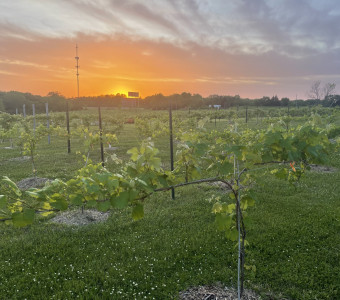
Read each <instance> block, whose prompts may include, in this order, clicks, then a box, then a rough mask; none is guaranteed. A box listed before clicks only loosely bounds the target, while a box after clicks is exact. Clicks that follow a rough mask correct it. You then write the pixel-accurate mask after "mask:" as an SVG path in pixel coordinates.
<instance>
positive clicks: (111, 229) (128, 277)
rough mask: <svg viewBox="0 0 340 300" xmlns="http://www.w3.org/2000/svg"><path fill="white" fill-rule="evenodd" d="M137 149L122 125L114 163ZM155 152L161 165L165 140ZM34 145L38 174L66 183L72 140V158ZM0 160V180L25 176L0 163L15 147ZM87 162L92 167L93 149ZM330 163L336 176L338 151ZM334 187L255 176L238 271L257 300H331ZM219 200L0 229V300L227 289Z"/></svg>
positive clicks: (231, 268) (334, 179) (203, 190)
mask: <svg viewBox="0 0 340 300" xmlns="http://www.w3.org/2000/svg"><path fill="white" fill-rule="evenodd" d="M225 125H227V122H226V121H217V126H220V127H219V129H222V128H223V127H224V126H225ZM209 127H211V128H210V129H214V123H210V124H209ZM139 141H140V137H139V136H138V134H137V133H136V131H135V129H134V126H133V125H130V124H126V125H125V127H124V130H123V132H122V133H121V134H120V137H119V143H118V150H117V152H116V153H117V155H118V156H119V157H121V158H123V159H124V158H126V157H127V156H126V150H127V149H129V148H131V147H133V146H136V145H137V144H138V143H139ZM64 143H65V144H64ZM64 145H65V146H64ZM156 145H158V146H160V149H161V156H162V158H163V160H165V159H168V156H169V154H168V146H167V145H168V139H167V138H161V139H159V140H157V141H156ZM39 147H40V157H39V158H38V161H37V169H38V176H41V177H49V178H55V177H61V178H65V179H66V178H70V177H72V175H73V174H74V171H75V170H76V169H77V168H78V167H79V166H82V164H83V161H82V160H81V158H80V157H79V156H78V155H76V154H75V151H76V149H81V144H80V142H79V143H78V144H77V142H76V141H74V143H73V144H72V147H73V150H72V153H71V155H69V154H67V151H66V150H67V149H66V142H65V141H64V140H62V139H60V138H59V139H52V145H50V146H48V145H47V142H46V141H43V142H42V144H41V145H39ZM60 149H65V150H64V152H60ZM38 150H39V148H38ZM6 151H8V152H6ZM0 154H1V166H0V167H1V171H0V173H1V174H0V175H9V176H10V177H11V178H14V179H15V180H19V179H22V178H25V177H29V176H31V173H30V172H31V171H30V170H31V166H30V163H29V162H24V163H23V162H14V161H12V162H8V159H9V158H12V157H17V156H20V151H19V150H18V149H14V150H6V149H0ZM91 157H92V158H93V160H94V161H99V153H97V152H96V151H94V153H93V156H91ZM331 165H332V166H334V167H336V168H338V169H340V155H339V153H334V154H333V155H332V160H331ZM258 172H262V170H260V171H258ZM259 175H261V174H260V173H259ZM339 182H340V172H339V171H338V172H336V173H316V172H308V173H307V175H306V177H304V178H303V179H302V181H301V182H300V184H299V186H298V187H297V188H296V189H295V188H294V187H292V186H289V185H288V184H287V183H286V182H284V181H280V180H278V179H276V178H275V177H271V176H268V175H266V176H264V175H263V176H260V178H259V180H258V183H257V185H256V186H255V192H256V197H257V201H256V206H255V207H254V208H251V209H250V210H249V212H248V217H247V223H246V226H247V239H248V240H249V242H250V247H249V248H248V249H247V256H246V263H247V264H249V265H255V266H256V272H250V271H247V272H246V283H245V285H246V288H251V289H254V290H255V291H257V292H258V293H259V294H260V295H262V296H263V298H264V299H282V298H283V297H286V298H288V299H340V280H339V274H340V234H339V233H340V184H339ZM218 193H222V192H221V191H220V190H217V189H216V188H214V187H212V186H209V185H203V186H195V187H194V186H191V187H185V188H180V189H177V190H176V200H175V201H172V200H171V197H170V194H169V192H166V193H156V194H154V195H152V196H151V198H150V199H148V200H147V201H146V205H145V217H144V219H142V220H140V221H137V222H134V221H132V219H131V217H130V211H129V209H127V210H114V211H112V215H111V217H110V218H109V220H108V221H107V222H105V223H102V224H97V225H89V226H86V227H80V228H77V227H67V226H62V225H53V224H48V223H47V222H46V221H44V220H42V221H40V222H37V223H36V224H34V225H32V226H29V227H27V228H23V229H17V228H13V227H9V226H6V225H4V224H0V299H77V298H79V299H173V298H176V297H177V295H178V292H179V291H181V290H185V289H187V288H188V287H190V286H195V285H203V284H213V283H216V282H222V283H223V284H225V285H227V286H235V283H236V276H237V253H236V249H235V247H234V246H235V245H234V244H233V243H232V242H230V241H228V240H227V239H226V238H225V237H224V234H223V233H222V232H218V231H217V230H216V227H215V225H214V216H213V214H212V213H211V208H212V204H211V203H209V202H208V201H207V199H209V198H210V197H211V195H212V194H218Z"/></svg>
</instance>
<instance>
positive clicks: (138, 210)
mask: <svg viewBox="0 0 340 300" xmlns="http://www.w3.org/2000/svg"><path fill="white" fill-rule="evenodd" d="M132 218H133V219H134V220H135V221H137V220H140V219H143V218H144V206H143V204H141V203H138V204H136V205H135V206H134V207H133V208H132Z"/></svg>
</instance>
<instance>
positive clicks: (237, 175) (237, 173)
mask: <svg viewBox="0 0 340 300" xmlns="http://www.w3.org/2000/svg"><path fill="white" fill-rule="evenodd" d="M235 132H237V125H236V124H235ZM234 178H235V179H236V183H237V186H239V184H240V165H239V162H238V159H237V158H236V156H235V155H234ZM236 201H237V205H236V207H237V212H236V215H237V231H238V259H237V299H238V300H240V299H241V222H240V218H241V215H240V209H241V208H240V205H241V203H240V189H238V190H237V199H236Z"/></svg>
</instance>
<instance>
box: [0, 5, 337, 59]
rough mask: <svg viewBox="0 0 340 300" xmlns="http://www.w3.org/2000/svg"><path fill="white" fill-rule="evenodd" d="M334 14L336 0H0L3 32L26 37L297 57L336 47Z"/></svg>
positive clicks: (335, 11)
mask: <svg viewBox="0 0 340 300" xmlns="http://www.w3.org/2000/svg"><path fill="white" fill-rule="evenodd" d="M339 14H340V2H339V1H337V0H333V1H330V0H328V1H324V2H317V1H306V0H252V1H246V0H234V1H224V0H215V1H208V0H189V1H179V0H158V1H156V0H149V1H147V2H146V1H142V0H124V1H123V0H100V1H94V0H92V1H91V0H71V1H66V0H54V1H39V0H31V1H30V2H29V5H28V2H27V1H25V0H17V1H6V2H4V1H3V2H2V3H0V17H1V20H2V21H0V26H1V29H2V30H1V31H2V35H3V34H4V30H3V29H4V28H8V26H12V27H14V28H21V29H22V30H23V31H24V32H26V35H27V32H30V33H31V34H32V35H45V36H48V37H57V38H61V37H75V36H77V35H78V34H79V33H83V34H90V35H100V36H104V37H105V36H106V37H115V36H117V35H120V36H121V35H125V36H127V37H129V38H132V39H147V40H162V41H168V42H172V43H178V45H181V46H183V45H185V44H186V43H189V42H193V43H199V44H205V45H209V46H210V47H218V48H221V49H223V50H224V51H226V52H231V53H239V52H241V53H252V54H257V53H263V52H266V51H277V52H278V53H280V54H283V55H287V56H293V57H300V56H303V55H313V54H314V53H316V52H317V53H326V52H327V51H330V50H333V49H335V48H338V47H339V46H340V42H339V35H340V32H339V30H338V28H340V18H339ZM5 32H6V31H5Z"/></svg>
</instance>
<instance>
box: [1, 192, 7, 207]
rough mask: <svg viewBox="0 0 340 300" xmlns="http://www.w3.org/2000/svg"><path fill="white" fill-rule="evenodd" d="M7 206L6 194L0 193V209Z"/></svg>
mask: <svg viewBox="0 0 340 300" xmlns="http://www.w3.org/2000/svg"><path fill="white" fill-rule="evenodd" d="M5 208H7V196H6V195H0V209H5Z"/></svg>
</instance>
